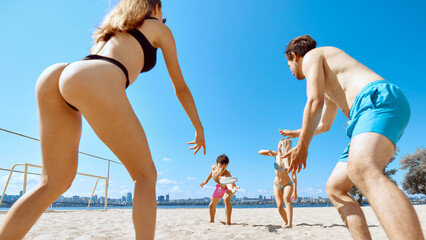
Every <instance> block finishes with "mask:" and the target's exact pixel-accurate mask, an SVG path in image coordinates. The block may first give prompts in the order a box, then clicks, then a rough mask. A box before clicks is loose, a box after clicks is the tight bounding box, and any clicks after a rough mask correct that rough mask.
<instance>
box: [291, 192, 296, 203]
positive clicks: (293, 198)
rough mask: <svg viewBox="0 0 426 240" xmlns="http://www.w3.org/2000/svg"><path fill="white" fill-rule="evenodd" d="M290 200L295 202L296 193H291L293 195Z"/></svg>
mask: <svg viewBox="0 0 426 240" xmlns="http://www.w3.org/2000/svg"><path fill="white" fill-rule="evenodd" d="M291 199H292V200H293V201H296V199H297V192H293V194H292V195H291Z"/></svg>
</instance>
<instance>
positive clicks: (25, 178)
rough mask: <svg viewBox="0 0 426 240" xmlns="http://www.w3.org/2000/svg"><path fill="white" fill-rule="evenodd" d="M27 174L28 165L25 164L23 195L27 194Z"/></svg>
mask: <svg viewBox="0 0 426 240" xmlns="http://www.w3.org/2000/svg"><path fill="white" fill-rule="evenodd" d="M27 173H28V164H26V163H25V170H24V190H23V191H22V194H25V193H26V192H27Z"/></svg>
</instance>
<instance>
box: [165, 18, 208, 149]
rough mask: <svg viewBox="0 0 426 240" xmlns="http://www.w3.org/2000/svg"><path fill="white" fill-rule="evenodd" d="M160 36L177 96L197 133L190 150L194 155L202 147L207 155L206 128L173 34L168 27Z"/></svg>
mask: <svg viewBox="0 0 426 240" xmlns="http://www.w3.org/2000/svg"><path fill="white" fill-rule="evenodd" d="M160 34H161V35H160V38H159V39H160V40H159V42H160V44H159V45H160V48H161V50H162V51H163V55H164V60H165V62H166V66H167V69H168V71H169V75H170V78H171V80H172V83H173V86H174V88H175V92H176V96H177V98H178V99H179V102H180V103H181V104H182V107H183V108H184V110H185V112H186V114H187V115H188V117H189V119H190V120H191V122H192V125H193V126H194V128H195V131H196V133H195V141H193V142H189V143H188V144H195V146H193V147H191V148H190V149H195V152H194V154H195V153H197V152H198V151H199V150H200V149H201V147H202V148H203V149H204V154H206V144H205V140H204V128H203V125H202V124H201V121H200V118H199V116H198V112H197V108H196V106H195V102H194V99H193V97H192V94H191V91H190V90H189V88H188V86H187V85H186V83H185V80H184V78H183V75H182V71H181V69H180V66H179V62H178V59H177V52H176V44H175V40H174V38H173V34H172V32H171V31H170V29H169V28H168V27H167V26H164V27H163V28H162V30H161V33H160Z"/></svg>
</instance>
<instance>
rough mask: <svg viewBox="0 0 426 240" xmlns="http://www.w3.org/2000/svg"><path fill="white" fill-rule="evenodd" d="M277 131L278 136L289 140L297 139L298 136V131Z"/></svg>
mask: <svg viewBox="0 0 426 240" xmlns="http://www.w3.org/2000/svg"><path fill="white" fill-rule="evenodd" d="M278 131H280V134H281V135H283V137H287V139H289V138H297V137H299V135H300V129H297V130H288V129H286V130H281V129H279V130H278Z"/></svg>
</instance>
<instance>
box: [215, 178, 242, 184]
mask: <svg viewBox="0 0 426 240" xmlns="http://www.w3.org/2000/svg"><path fill="white" fill-rule="evenodd" d="M237 181H238V178H236V177H223V178H221V179H220V180H219V182H220V183H221V184H231V183H235V182H237Z"/></svg>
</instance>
